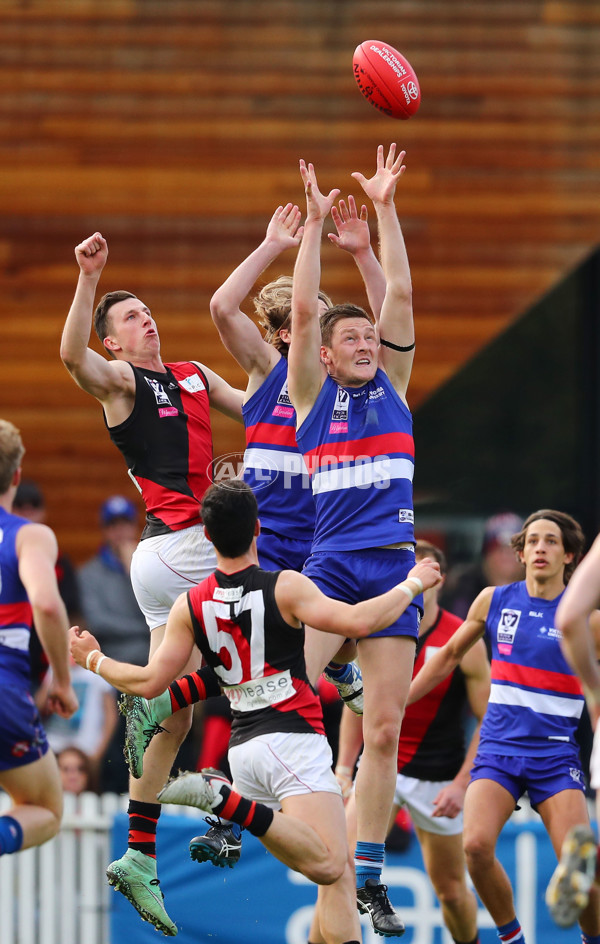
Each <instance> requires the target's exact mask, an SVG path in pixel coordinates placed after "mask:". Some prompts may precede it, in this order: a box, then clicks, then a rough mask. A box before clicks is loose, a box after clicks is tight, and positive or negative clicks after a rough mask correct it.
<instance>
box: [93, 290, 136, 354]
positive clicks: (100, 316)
mask: <svg viewBox="0 0 600 944" xmlns="http://www.w3.org/2000/svg"><path fill="white" fill-rule="evenodd" d="M135 297H136V296H135V295H134V294H133V292H126V291H125V290H124V289H118V290H117V291H116V292H107V293H106V295H103V296H102V298H101V299H100V301H99V302H98V304H97V306H96V311H95V312H94V329H95V331H96V334H97V335H98V337H99V338H100V343H101V344H102V346H103V347H104V339H105V338H107V337H108V335H109V334H110V330H109V321H108V313H109V310H110V309H111V308H112V306H113V305H116V304H117V302H122V301H123V300H124V299H125V298H135Z"/></svg>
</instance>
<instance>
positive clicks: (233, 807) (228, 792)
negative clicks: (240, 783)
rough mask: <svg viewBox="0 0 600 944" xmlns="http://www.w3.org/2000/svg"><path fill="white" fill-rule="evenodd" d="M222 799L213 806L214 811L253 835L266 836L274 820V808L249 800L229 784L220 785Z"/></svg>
mask: <svg viewBox="0 0 600 944" xmlns="http://www.w3.org/2000/svg"><path fill="white" fill-rule="evenodd" d="M220 793H221V797H222V799H221V801H220V802H219V803H218V804H217V806H213V811H214V812H215V813H217V814H218V815H219V816H222V817H223V819H229V820H231V822H232V823H238V824H239V825H240V826H243V827H244V829H247V830H248V832H249V833H252V835H253V836H258V837H259V838H260V836H264V834H265V833H266V831H267V829H268V828H269V826H270V825H271V823H272V822H273V816H274V813H273V810H271V809H269V807H268V806H265V805H264V804H263V803H255V802H254V800H247V799H246V798H245V797H243V796H242V795H241V794H240V793H236V792H235V790H232V789H231V787H228V786H227V784H222V785H221V787H220Z"/></svg>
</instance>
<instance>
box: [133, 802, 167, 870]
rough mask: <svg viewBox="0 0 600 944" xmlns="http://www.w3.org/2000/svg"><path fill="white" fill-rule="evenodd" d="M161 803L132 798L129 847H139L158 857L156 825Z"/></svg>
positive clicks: (140, 849) (148, 854)
mask: <svg viewBox="0 0 600 944" xmlns="http://www.w3.org/2000/svg"><path fill="white" fill-rule="evenodd" d="M160 812H161V807H160V803H142V801H141V800H130V801H129V806H128V808H127V813H128V815H129V840H128V842H127V846H128V848H129V849H137V850H138V852H143V853H144V854H145V855H147V856H151V857H152V858H153V859H156V826H157V824H158V817H159V816H160Z"/></svg>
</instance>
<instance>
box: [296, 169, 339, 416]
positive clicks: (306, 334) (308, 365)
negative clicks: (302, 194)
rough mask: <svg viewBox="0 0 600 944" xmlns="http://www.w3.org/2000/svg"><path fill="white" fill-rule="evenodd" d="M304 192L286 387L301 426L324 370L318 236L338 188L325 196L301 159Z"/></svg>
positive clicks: (319, 387) (317, 393) (323, 375)
mask: <svg viewBox="0 0 600 944" xmlns="http://www.w3.org/2000/svg"><path fill="white" fill-rule="evenodd" d="M300 174H301V176H302V180H303V182H304V188H305V191H306V208H307V212H306V222H305V224H304V236H303V237H302V242H301V244H300V249H299V250H298V257H297V259H296V265H295V267H294V279H293V288H292V335H291V342H290V349H289V353H288V365H289V368H288V389H289V392H290V398H291V400H292V403H293V404H294V408H295V410H296V419H297V425H298V426H300V425H301V423H302V422H303V420H304V419H305V418H306V416H307V414H308V413H309V411H310V409H311V407H312V405H313V404H314V402H315V400H316V399H317V397H318V395H319V391H320V390H321V387H322V386H323V382H324V380H325V376H326V371H325V367H324V366H323V364H322V363H321V327H320V324H319V306H318V298H319V285H320V282H321V236H322V234H323V224H324V222H325V217H326V216H327V214H328V213H329V211H330V210H331V207H332V205H333V201H334V200H335V199H336V197H337V196H338V194H339V190H331V191H330V192H329V194H328V196H324V195H323V194H322V193H321V192H320V191H319V187H318V184H317V178H316V175H315V170H314V167H313V165H312V164H309V165H308V167H307V166H306V164H305V163H304V161H300Z"/></svg>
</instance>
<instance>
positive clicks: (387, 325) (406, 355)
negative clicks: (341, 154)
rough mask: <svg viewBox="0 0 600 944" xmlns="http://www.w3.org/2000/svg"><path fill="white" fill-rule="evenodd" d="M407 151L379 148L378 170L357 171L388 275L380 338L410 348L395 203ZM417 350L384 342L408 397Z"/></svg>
mask: <svg viewBox="0 0 600 944" xmlns="http://www.w3.org/2000/svg"><path fill="white" fill-rule="evenodd" d="M404 156H405V152H404V151H401V152H400V154H399V155H398V157H396V145H395V144H391V145H390V149H389V151H388V154H387V157H386V158H384V154H383V147H382V146H381V145H380V146H379V147H378V148H377V170H376V172H375V174H374V176H373V177H371V178H370V179H369V180H367V179H366V178H365V177H364V176H363V175H362V174H360V173H358V172H355V173H353V174H352V176H353V177H355V178H356V180H358V182H359V183H360V185H361V187H362V188H363V190H364V191H365V193H366V194H367V196H368V197H370V199H371V200H372V201H373V205H374V207H375V212H376V214H377V225H378V229H379V243H380V253H381V265H382V268H383V272H384V275H385V281H386V292H385V298H384V301H383V306H382V310H381V318H380V321H379V333H380V337H381V338H383V339H384V340H385V341H388V342H390V343H391V344H394V345H396V346H398V347H410V346H411V345H412V344H413V342H414V339H415V335H414V323H413V313H412V283H411V277H410V267H409V264H408V255H407V252H406V246H405V244H404V237H403V235H402V230H401V228H400V222H399V220H398V215H397V213H396V208H395V205H394V194H395V191H396V184H397V182H398V180H399V179H400V177H401V175H402V174H403V173H404V169H405V168H404V164H403V163H402V162H403V160H404ZM413 358H414V350H410V351H397V350H394V349H392V348H389V347H386V346H385V345H383V344H382V345H381V347H380V350H379V362H380V365H381V367H383V369H384V370H385V371H386V373H387V374H388V376H389V378H390V380H391V382H392V384H393V385H394V388H395V389H396V391H397V392H398V394H399V395H400V396H401V397H402V398H405V397H406V391H407V389H408V381H409V379H410V374H411V370H412V363H413Z"/></svg>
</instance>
